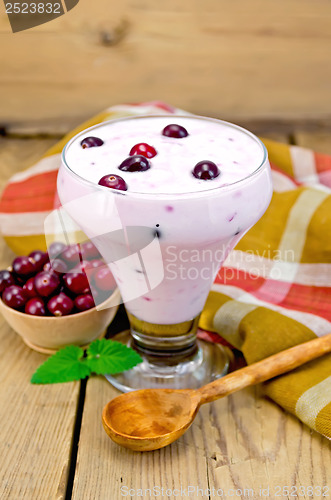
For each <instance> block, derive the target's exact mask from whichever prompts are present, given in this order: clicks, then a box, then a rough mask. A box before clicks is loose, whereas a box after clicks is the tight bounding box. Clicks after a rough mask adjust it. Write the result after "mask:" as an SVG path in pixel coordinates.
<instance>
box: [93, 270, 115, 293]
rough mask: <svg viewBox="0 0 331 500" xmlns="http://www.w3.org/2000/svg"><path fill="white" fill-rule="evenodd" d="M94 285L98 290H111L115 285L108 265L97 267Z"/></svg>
mask: <svg viewBox="0 0 331 500" xmlns="http://www.w3.org/2000/svg"><path fill="white" fill-rule="evenodd" d="M94 282H95V286H96V287H97V288H99V290H104V291H108V290H113V289H114V288H115V287H116V282H115V280H114V276H113V275H112V272H111V270H110V269H109V267H103V268H102V269H99V270H98V271H97V272H96V273H95V275H94Z"/></svg>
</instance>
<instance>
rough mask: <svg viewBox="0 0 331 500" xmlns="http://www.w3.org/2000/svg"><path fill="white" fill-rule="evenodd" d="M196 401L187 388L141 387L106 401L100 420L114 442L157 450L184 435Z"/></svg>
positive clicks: (194, 412) (196, 395) (132, 448)
mask: <svg viewBox="0 0 331 500" xmlns="http://www.w3.org/2000/svg"><path fill="white" fill-rule="evenodd" d="M199 403H200V398H199V395H198V394H196V391H194V390H190V389H188V390H173V389H142V390H139V391H133V392H128V393H125V394H121V395H120V396H118V397H116V398H114V399H112V400H111V401H109V403H108V404H107V405H106V406H105V407H104V410H103V414H102V422H103V426H104V429H105V431H106V432H107V434H108V436H109V437H110V438H111V439H112V440H113V441H115V443H117V444H119V445H121V446H124V447H127V448H130V449H131V450H135V451H151V450H157V449H158V448H162V447H164V446H166V445H168V444H170V443H172V442H173V441H175V440H176V439H178V438H179V437H180V436H181V435H182V434H184V432H185V431H186V430H187V429H188V428H189V426H190V425H191V423H192V422H193V420H194V417H195V415H196V413H197V411H198V409H199V406H200V404H199Z"/></svg>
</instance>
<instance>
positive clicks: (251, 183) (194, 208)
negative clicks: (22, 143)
mask: <svg viewBox="0 0 331 500" xmlns="http://www.w3.org/2000/svg"><path fill="white" fill-rule="evenodd" d="M142 118H145V119H146V117H134V118H126V119H121V120H117V121H112V122H109V126H114V124H115V125H116V122H117V123H118V122H121V123H124V122H125V121H126V120H130V121H132V120H134V121H135V122H137V124H138V123H139V120H140V119H142ZM148 118H149V119H150V120H153V118H157V117H155V116H151V117H148ZM163 118H164V117H163ZM168 119H169V117H168ZM170 119H171V120H172V121H173V122H174V121H176V120H178V119H181V120H184V121H185V119H188V120H199V121H204V122H206V121H207V122H211V123H220V124H223V126H226V127H227V128H228V129H229V130H232V129H235V130H237V131H240V132H241V133H242V134H244V135H245V140H246V141H254V143H255V145H256V144H257V145H258V147H259V152H260V153H259V156H258V158H257V161H256V168H254V170H253V172H251V173H249V174H248V175H246V176H245V177H244V178H242V179H240V180H239V181H236V182H233V183H230V184H224V185H221V186H220V187H216V188H213V184H212V181H207V182H209V183H210V184H208V186H209V185H210V188H208V189H204V190H202V191H195V192H183V193H169V192H164V193H162V192H158V193H154V192H148V193H139V192H131V191H129V190H128V191H121V190H117V189H109V188H107V187H104V186H100V185H98V184H96V183H94V182H91V181H90V180H87V179H86V178H84V177H82V176H81V175H78V174H77V172H76V171H75V170H74V169H73V167H74V166H73V165H72V163H70V161H69V160H68V151H69V149H70V147H71V145H72V144H73V142H74V141H76V142H77V141H81V140H82V139H83V138H84V137H85V136H86V135H98V132H99V131H100V130H99V129H100V127H105V124H104V123H103V124H101V125H97V126H95V127H91V128H90V129H88V131H86V130H85V131H83V132H82V133H80V134H78V136H76V137H75V138H73V139H72V140H71V141H70V142H69V143H68V144H67V146H66V147H65V148H64V151H63V157H62V159H63V161H62V165H61V168H60V171H59V176H58V194H59V197H60V200H61V203H62V206H63V207H64V209H65V210H66V211H67V212H68V213H69V215H70V217H72V219H74V221H75V222H76V223H77V224H78V225H79V226H80V227H81V229H82V230H83V231H84V232H85V234H86V235H87V236H88V237H89V238H90V240H92V241H93V243H94V244H95V245H96V247H97V248H98V250H99V252H100V253H101V255H102V256H103V258H104V259H105V261H106V262H107V263H108V265H109V267H110V269H111V271H112V273H113V275H114V278H115V280H116V282H117V284H118V287H119V289H120V292H121V295H122V300H123V302H124V304H125V307H126V310H127V313H128V317H129V321H130V326H131V330H130V331H126V332H122V333H121V334H120V335H119V336H117V338H115V339H116V340H119V341H121V342H124V343H126V344H127V345H129V346H130V347H132V348H134V349H135V350H137V351H138V352H139V354H140V355H141V356H142V358H143V362H142V363H140V364H139V365H137V366H136V367H135V368H133V369H131V370H128V371H125V372H123V373H120V374H118V375H112V376H107V378H108V380H109V381H110V382H111V383H112V384H113V385H114V386H115V387H117V388H118V389H120V390H122V391H129V390H132V389H142V388H149V387H154V388H156V387H162V388H165V387H168V388H176V389H184V388H197V387H200V386H202V385H204V384H206V383H208V382H210V381H211V380H214V379H216V378H218V377H221V376H223V375H224V374H225V373H226V372H227V370H228V365H229V360H228V356H227V354H226V350H225V349H224V348H223V347H222V346H220V345H218V344H210V343H208V342H204V341H201V340H197V329H198V322H199V317H200V315H201V312H202V309H203V307H204V304H205V301H206V299H207V296H208V293H209V292H210V289H211V287H212V284H213V282H214V279H215V277H216V275H217V272H218V271H219V268H220V266H221V264H222V263H223V262H224V260H225V259H226V257H227V256H228V254H229V252H230V251H231V250H232V249H233V248H234V246H235V245H236V244H237V243H238V241H239V240H240V238H241V237H242V236H243V235H244V234H245V232H246V231H247V230H248V229H249V228H250V227H252V226H253V225H254V224H255V223H256V222H257V221H258V220H259V219H260V217H261V216H262V215H263V213H264V212H265V210H266V208H267V207H268V205H269V202H270V199H271V194H272V184H271V176H270V166H269V163H268V158H267V152H266V149H265V147H264V145H263V144H262V143H261V141H260V140H259V139H258V138H256V137H255V136H254V135H253V134H251V133H250V132H248V131H245V130H244V129H241V128H240V127H237V126H235V125H232V124H228V123H226V122H221V121H218V120H214V119H209V118H203V117H178V116H176V117H170ZM170 123H171V121H170ZM123 140H125V139H123ZM139 175H143V172H142V173H139ZM165 191H166V189H165Z"/></svg>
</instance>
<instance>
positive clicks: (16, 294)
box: [2, 285, 27, 309]
mask: <svg viewBox="0 0 331 500" xmlns="http://www.w3.org/2000/svg"><path fill="white" fill-rule="evenodd" d="M2 300H3V301H4V303H5V304H6V305H7V306H8V307H12V308H13V309H21V307H23V306H24V304H25V303H26V301H27V296H26V294H25V291H24V290H23V288H22V287H20V286H17V285H11V286H8V287H7V288H6V289H5V290H4V291H3V294H2Z"/></svg>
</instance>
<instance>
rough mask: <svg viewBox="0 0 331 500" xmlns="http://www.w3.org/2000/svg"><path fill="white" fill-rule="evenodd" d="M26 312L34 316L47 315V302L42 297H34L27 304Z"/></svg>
mask: <svg viewBox="0 0 331 500" xmlns="http://www.w3.org/2000/svg"><path fill="white" fill-rule="evenodd" d="M25 312H26V314H31V315H32V316H45V315H46V311H45V304H44V301H43V300H42V299H41V298H40V297H34V298H32V299H30V300H28V302H27V303H26V304H25Z"/></svg>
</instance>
